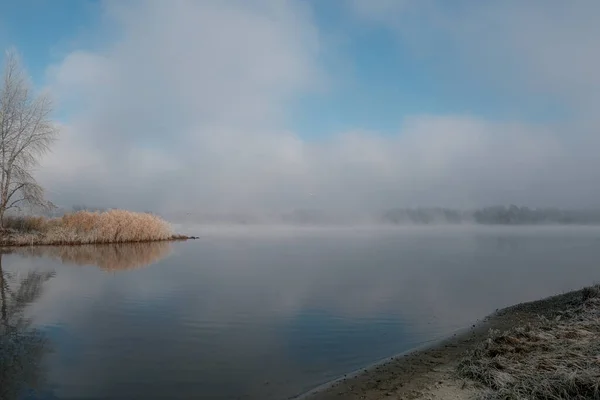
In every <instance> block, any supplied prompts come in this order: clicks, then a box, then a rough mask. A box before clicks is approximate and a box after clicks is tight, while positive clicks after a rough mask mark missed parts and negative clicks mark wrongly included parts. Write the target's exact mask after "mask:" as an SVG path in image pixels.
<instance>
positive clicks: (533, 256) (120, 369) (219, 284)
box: [1, 226, 600, 399]
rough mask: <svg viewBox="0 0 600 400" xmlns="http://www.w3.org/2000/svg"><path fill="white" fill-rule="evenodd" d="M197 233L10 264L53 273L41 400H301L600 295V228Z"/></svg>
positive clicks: (44, 325) (40, 318) (7, 257)
mask: <svg viewBox="0 0 600 400" xmlns="http://www.w3.org/2000/svg"><path fill="white" fill-rule="evenodd" d="M183 229H184V230H185V229H190V230H193V231H196V232H199V233H200V236H201V239H200V240H197V241H193V242H185V243H154V244H146V245H119V246H111V245H106V246H97V247H95V246H83V247H69V248H60V247H40V248H34V249H29V248H22V249H17V250H15V251H14V252H12V253H11V254H4V255H2V260H1V262H2V267H3V271H4V272H5V273H8V274H12V275H11V276H12V277H13V278H14V279H16V280H17V281H18V279H17V278H18V277H21V278H22V277H25V276H26V274H27V273H29V272H35V273H38V274H48V273H51V272H52V274H51V275H50V278H49V279H47V281H45V283H43V284H42V286H41V290H42V291H41V295H40V296H39V298H37V299H36V300H34V301H32V302H31V303H29V304H28V305H27V307H26V308H25V317H27V318H28V319H29V320H30V321H31V328H30V329H36V330H37V332H39V333H41V334H43V335H44V337H45V338H46V339H47V341H48V345H49V346H51V349H52V351H51V352H49V353H48V354H46V355H44V356H43V358H42V360H43V362H42V363H41V364H36V365H39V368H40V369H41V370H40V371H39V375H41V376H43V377H44V380H43V383H41V384H40V385H39V386H38V387H39V388H40V392H39V394H38V395H37V396H33V397H29V398H34V399H67V398H74V397H75V398H81V399H100V398H111V399H129V398H147V399H159V398H165V397H169V398H174V399H179V398H181V399H184V398H190V397H200V398H202V397H210V398H222V399H227V398H237V397H240V398H247V399H282V398H288V397H290V396H294V395H298V394H300V393H303V392H304V391H307V390H310V389H311V388H313V387H315V386H317V385H319V384H322V383H324V382H327V381H328V380H330V379H334V378H336V377H338V376H340V375H341V374H344V373H348V372H350V371H353V370H355V369H357V368H361V367H364V366H366V365H368V364H370V363H372V362H376V361H378V360H380V359H382V358H386V357H389V356H391V355H393V354H397V353H400V352H402V351H406V350H409V349H411V348H414V347H415V346H419V345H422V344H424V343H427V342H430V341H435V340H439V339H441V338H443V337H445V336H446V335H448V334H451V333H453V332H456V331H457V330H459V329H461V328H464V327H467V326H470V324H472V323H473V322H475V321H476V320H477V319H478V318H481V317H483V316H485V315H487V314H489V313H490V312H493V311H494V310H495V309H496V308H499V307H504V306H508V305H511V304H514V303H516V302H520V301H528V300H535V299H538V298H540V297H544V296H548V295H552V294H556V293H560V292H562V291H566V290H571V289H576V288H579V287H582V286H585V285H588V284H591V283H592V282H594V281H599V280H600V270H599V269H598V259H600V246H598V244H599V243H600V228H597V227H577V226H568V227H519V228H515V227H488V226H446V227H431V226H428V227H388V228H376V227H361V228H339V227H329V228H311V227H304V228H290V227H262V228H260V227H248V226H246V227H243V226H235V227H232V226H227V227H225V226H223V227H220V228H210V227H202V228H199V227H197V226H192V227H187V228H185V227H183ZM13 278H11V279H13ZM14 279H13V280H14ZM13 280H11V281H10V282H11V285H13V286H11V287H13V288H16V287H17V286H14V285H17V283H18V282H17V281H14V282H13Z"/></svg>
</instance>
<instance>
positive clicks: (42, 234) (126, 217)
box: [0, 210, 174, 246]
mask: <svg viewBox="0 0 600 400" xmlns="http://www.w3.org/2000/svg"><path fill="white" fill-rule="evenodd" d="M7 222H8V224H7V225H5V230H4V232H2V237H1V238H0V244H4V245H17V246H19V245H29V244H45V245H60V244H99V243H128V242H148V241H159V240H171V239H173V237H174V236H173V231H172V229H171V225H170V224H169V223H168V222H166V221H165V220H163V219H161V218H160V217H158V216H156V215H152V214H147V213H137V212H131V211H124V210H110V211H105V212H89V211H79V212H76V213H72V214H65V215H64V216H62V217H59V218H51V219H47V218H43V217H21V218H12V219H7Z"/></svg>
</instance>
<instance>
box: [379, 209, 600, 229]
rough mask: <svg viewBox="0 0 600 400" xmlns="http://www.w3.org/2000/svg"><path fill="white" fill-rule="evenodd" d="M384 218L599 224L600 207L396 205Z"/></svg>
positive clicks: (416, 221)
mask: <svg viewBox="0 0 600 400" xmlns="http://www.w3.org/2000/svg"><path fill="white" fill-rule="evenodd" d="M382 222H384V223H390V224H436V223H446V224H461V223H475V224H484V225H543V224H548V225H550V224H577V225H596V224H600V210H563V209H558V208H529V207H518V206H516V205H510V206H508V207H506V206H494V207H486V208H481V209H478V210H472V211H458V210H452V209H446V208H418V209H404V208H395V209H392V210H389V211H387V212H385V213H384V214H383V216H382Z"/></svg>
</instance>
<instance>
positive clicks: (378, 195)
mask: <svg viewBox="0 0 600 400" xmlns="http://www.w3.org/2000/svg"><path fill="white" fill-rule="evenodd" d="M0 3H2V5H1V7H2V13H0V48H2V49H7V48H10V47H15V48H16V49H17V50H18V51H19V52H20V54H21V56H22V60H23V64H24V66H25V67H26V68H27V71H28V73H29V74H30V76H31V79H32V82H33V84H34V86H35V88H36V89H37V90H39V91H47V92H49V93H50V94H51V96H52V97H53V99H54V104H55V113H54V118H55V119H56V121H57V124H59V125H60V127H61V136H60V139H59V141H58V142H57V143H56V144H55V146H54V147H53V151H52V152H51V153H50V154H48V155H47V156H46V157H45V158H44V159H43V160H42V163H41V166H40V168H39V170H38V171H37V172H36V177H37V178H38V179H39V181H40V183H42V184H43V185H44V186H45V187H46V189H47V196H48V197H49V198H50V200H52V201H53V202H55V203H57V204H60V205H64V206H67V207H68V206H71V205H74V204H86V205H89V206H106V207H122V208H130V209H135V210H148V209H149V210H154V211H175V210H177V211H189V212H195V211H209V212H212V211H214V212H232V211H250V210H252V211H261V212H266V211H284V210H293V209H299V208H301V209H306V208H310V209H314V208H320V209H330V210H348V211H365V210H383V209H386V208H390V207H416V206H425V207H431V206H447V207H454V208H471V207H481V206H487V205H494V204H511V203H514V204H519V205H529V206H538V207H542V206H557V207H569V208H580V207H598V206H600V185H598V182H599V181H600V179H599V178H600V157H597V150H596V149H597V148H598V144H600V143H599V142H600V137H599V135H598V133H597V128H596V127H597V126H598V124H597V123H598V119H599V117H598V112H597V108H598V106H599V105H600V74H599V73H598V71H600V49H598V46H597V43H596V42H597V38H598V37H600V25H599V24H597V23H596V22H597V19H598V16H600V3H599V2H597V1H593V0H581V1H578V2H564V1H560V0H547V1H542V0H532V1H528V2H523V1H516V0H507V1H502V2H481V1H475V0H457V1H454V2H446V1H442V0H369V1H366V0H340V1H329V0H323V1H321V0H244V1H242V0H227V1H216V0H214V1H209V0H206V1H202V0H197V1H193V0H173V1H169V2H165V1H160V0H147V1H142V0H139V1H135V0H133V1H130V0H124V1H116V0H115V1H99V0H82V1H77V2H75V1H67V0H58V1H49V0H22V1H20V2H9V1H7V0H4V1H0Z"/></svg>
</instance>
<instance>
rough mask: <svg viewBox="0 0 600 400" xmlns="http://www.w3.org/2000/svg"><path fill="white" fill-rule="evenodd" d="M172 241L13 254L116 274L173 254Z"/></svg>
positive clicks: (47, 248) (53, 248)
mask: <svg viewBox="0 0 600 400" xmlns="http://www.w3.org/2000/svg"><path fill="white" fill-rule="evenodd" d="M171 249H172V248H171V243H169V242H148V243H122V244H102V245H79V246H31V247H21V248H17V249H15V250H14V252H16V253H18V254H20V255H23V256H34V257H51V258H57V259H59V260H61V262H63V263H68V264H75V265H96V266H98V267H100V268H102V269H104V270H108V271H116V270H123V269H131V268H140V267H144V266H146V265H148V264H152V263H155V262H157V261H159V260H161V259H163V258H164V257H166V256H167V255H169V253H170V252H171Z"/></svg>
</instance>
